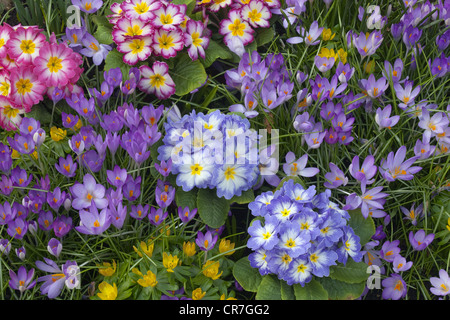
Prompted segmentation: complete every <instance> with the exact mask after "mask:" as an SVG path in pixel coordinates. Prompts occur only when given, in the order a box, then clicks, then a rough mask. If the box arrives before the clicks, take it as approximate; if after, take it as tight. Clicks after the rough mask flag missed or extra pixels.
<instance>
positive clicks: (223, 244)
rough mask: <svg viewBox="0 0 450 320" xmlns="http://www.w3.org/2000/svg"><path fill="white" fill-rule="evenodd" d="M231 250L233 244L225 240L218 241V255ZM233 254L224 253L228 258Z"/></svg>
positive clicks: (231, 252)
mask: <svg viewBox="0 0 450 320" xmlns="http://www.w3.org/2000/svg"><path fill="white" fill-rule="evenodd" d="M233 249H234V243H231V241H230V240H225V239H222V240H220V243H219V252H220V253H224V252H227V251H230V250H233ZM233 253H234V250H233V251H230V252H227V253H225V255H226V256H229V255H230V254H233Z"/></svg>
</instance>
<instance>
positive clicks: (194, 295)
mask: <svg viewBox="0 0 450 320" xmlns="http://www.w3.org/2000/svg"><path fill="white" fill-rule="evenodd" d="M205 294H206V291H205V292H203V291H202V288H197V289H195V290H194V291H192V300H201V299H202V298H203V297H204V296H205Z"/></svg>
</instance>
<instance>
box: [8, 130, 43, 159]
mask: <svg viewBox="0 0 450 320" xmlns="http://www.w3.org/2000/svg"><path fill="white" fill-rule="evenodd" d="M7 140H8V142H9V145H10V146H11V148H13V149H14V150H17V152H19V153H21V154H32V153H33V152H34V151H35V147H36V145H35V143H34V140H33V136H32V135H30V134H27V135H20V134H16V135H15V136H14V139H12V138H11V137H7Z"/></svg>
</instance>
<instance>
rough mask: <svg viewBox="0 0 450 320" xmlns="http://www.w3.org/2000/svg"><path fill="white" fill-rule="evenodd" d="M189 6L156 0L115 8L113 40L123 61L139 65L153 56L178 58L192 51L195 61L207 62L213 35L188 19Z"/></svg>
mask: <svg viewBox="0 0 450 320" xmlns="http://www.w3.org/2000/svg"><path fill="white" fill-rule="evenodd" d="M186 8H187V6H186V5H185V4H180V5H177V4H173V3H170V2H165V1H155V0H126V1H124V2H122V3H113V4H112V5H111V10H112V12H113V14H112V15H110V16H108V18H109V21H110V22H111V23H112V24H113V31H112V36H113V40H114V43H115V44H116V45H117V50H118V51H119V52H121V53H123V54H124V56H123V61H124V62H125V63H127V64H129V65H135V64H136V63H138V62H139V61H145V60H147V58H149V57H150V56H152V55H153V56H161V57H162V58H163V59H169V58H172V57H175V56H176V55H177V53H178V52H179V51H181V50H183V48H184V47H188V54H189V56H190V57H191V59H192V60H196V59H198V57H199V56H200V57H202V58H205V49H206V48H207V47H208V44H209V35H210V33H211V32H210V31H209V30H208V29H207V28H206V24H204V23H203V22H201V21H196V20H193V19H191V18H189V17H188V16H187V15H186Z"/></svg>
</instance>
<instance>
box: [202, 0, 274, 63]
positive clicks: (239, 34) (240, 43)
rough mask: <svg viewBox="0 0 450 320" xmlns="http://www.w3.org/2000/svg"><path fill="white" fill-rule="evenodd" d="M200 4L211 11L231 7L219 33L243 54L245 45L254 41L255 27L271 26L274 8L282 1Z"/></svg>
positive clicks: (205, 1)
mask: <svg viewBox="0 0 450 320" xmlns="http://www.w3.org/2000/svg"><path fill="white" fill-rule="evenodd" d="M200 6H201V7H204V8H206V9H207V10H208V11H211V12H217V11H219V10H220V9H221V8H227V9H229V10H228V12H227V15H228V17H227V19H223V20H221V21H220V29H219V33H220V34H221V35H223V36H224V38H223V41H224V42H225V44H226V45H227V46H228V48H230V50H231V51H233V52H234V53H236V54H237V55H239V56H242V54H243V53H244V52H245V50H244V46H246V45H248V44H250V43H251V42H252V41H253V34H254V32H255V29H257V28H267V27H269V26H270V22H269V20H270V18H271V17H272V10H273V9H278V8H279V7H280V1H279V0H274V1H266V0H250V1H241V0H226V1H215V0H214V1H211V0H203V1H201V3H200Z"/></svg>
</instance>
